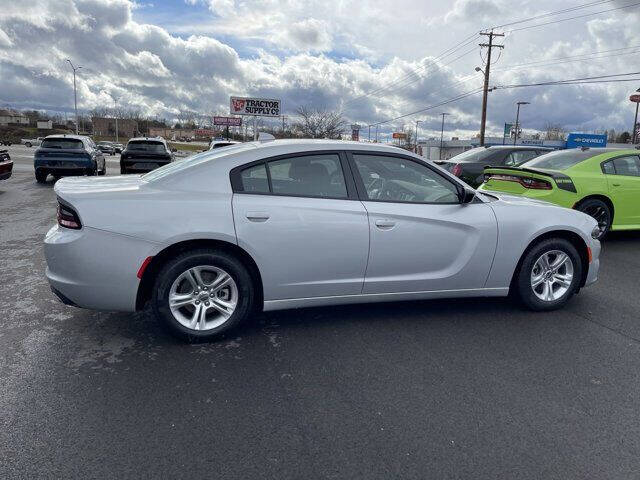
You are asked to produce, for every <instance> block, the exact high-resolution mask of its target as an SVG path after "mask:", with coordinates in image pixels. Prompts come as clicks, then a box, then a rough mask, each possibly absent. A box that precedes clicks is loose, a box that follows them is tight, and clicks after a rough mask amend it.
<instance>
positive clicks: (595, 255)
mask: <svg viewBox="0 0 640 480" xmlns="http://www.w3.org/2000/svg"><path fill="white" fill-rule="evenodd" d="M589 248H590V249H591V263H590V264H589V270H588V271H587V278H586V279H585V281H584V286H585V287H587V286H589V285H591V284H594V283H596V282H597V281H598V272H599V270H600V249H601V247H600V242H599V241H598V240H591V243H590V245H589Z"/></svg>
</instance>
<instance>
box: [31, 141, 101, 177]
mask: <svg viewBox="0 0 640 480" xmlns="http://www.w3.org/2000/svg"><path fill="white" fill-rule="evenodd" d="M33 166H34V169H35V173H36V181H37V182H38V183H44V182H46V180H47V176H48V175H49V174H51V175H53V176H54V177H55V178H60V177H63V176H69V175H104V174H105V173H106V172H107V165H106V162H105V159H104V155H103V154H102V152H101V151H100V150H99V149H98V147H97V146H96V144H95V143H94V142H93V140H91V138H89V137H86V136H84V135H49V136H47V137H45V138H44V140H43V141H42V144H41V145H40V147H39V148H37V149H36V151H35V152H34V156H33Z"/></svg>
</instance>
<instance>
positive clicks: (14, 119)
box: [0, 109, 29, 126]
mask: <svg viewBox="0 0 640 480" xmlns="http://www.w3.org/2000/svg"><path fill="white" fill-rule="evenodd" d="M10 123H17V124H20V125H29V117H27V116H25V115H23V114H21V113H19V112H14V111H12V110H4V109H0V125H5V126H6V125H9V124H10Z"/></svg>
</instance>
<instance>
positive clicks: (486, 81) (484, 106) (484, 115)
mask: <svg viewBox="0 0 640 480" xmlns="http://www.w3.org/2000/svg"><path fill="white" fill-rule="evenodd" d="M480 35H485V36H487V37H489V43H481V44H480V47H486V48H487V64H486V65H485V67H484V72H483V73H484V87H483V91H482V120H481V122H480V146H484V134H485V128H486V125H487V96H488V94H489V72H490V70H491V51H492V50H493V49H494V48H504V45H494V44H493V37H504V33H494V32H493V30H491V31H490V32H480ZM476 70H477V71H480V69H479V68H476Z"/></svg>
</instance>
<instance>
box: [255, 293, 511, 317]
mask: <svg viewBox="0 0 640 480" xmlns="http://www.w3.org/2000/svg"><path fill="white" fill-rule="evenodd" d="M508 294H509V288H508V287H504V288H470V289H463V290H434V291H426V292H396V293H364V294H361V295H336V296H330V297H311V298H288V299H284V300H266V301H265V302H264V311H265V312H266V311H270V310H285V309H288V308H302V307H321V306H326V305H347V304H352V303H374V302H400V301H403V300H427V299H435V298H467V297H506V296H507V295H508Z"/></svg>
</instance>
